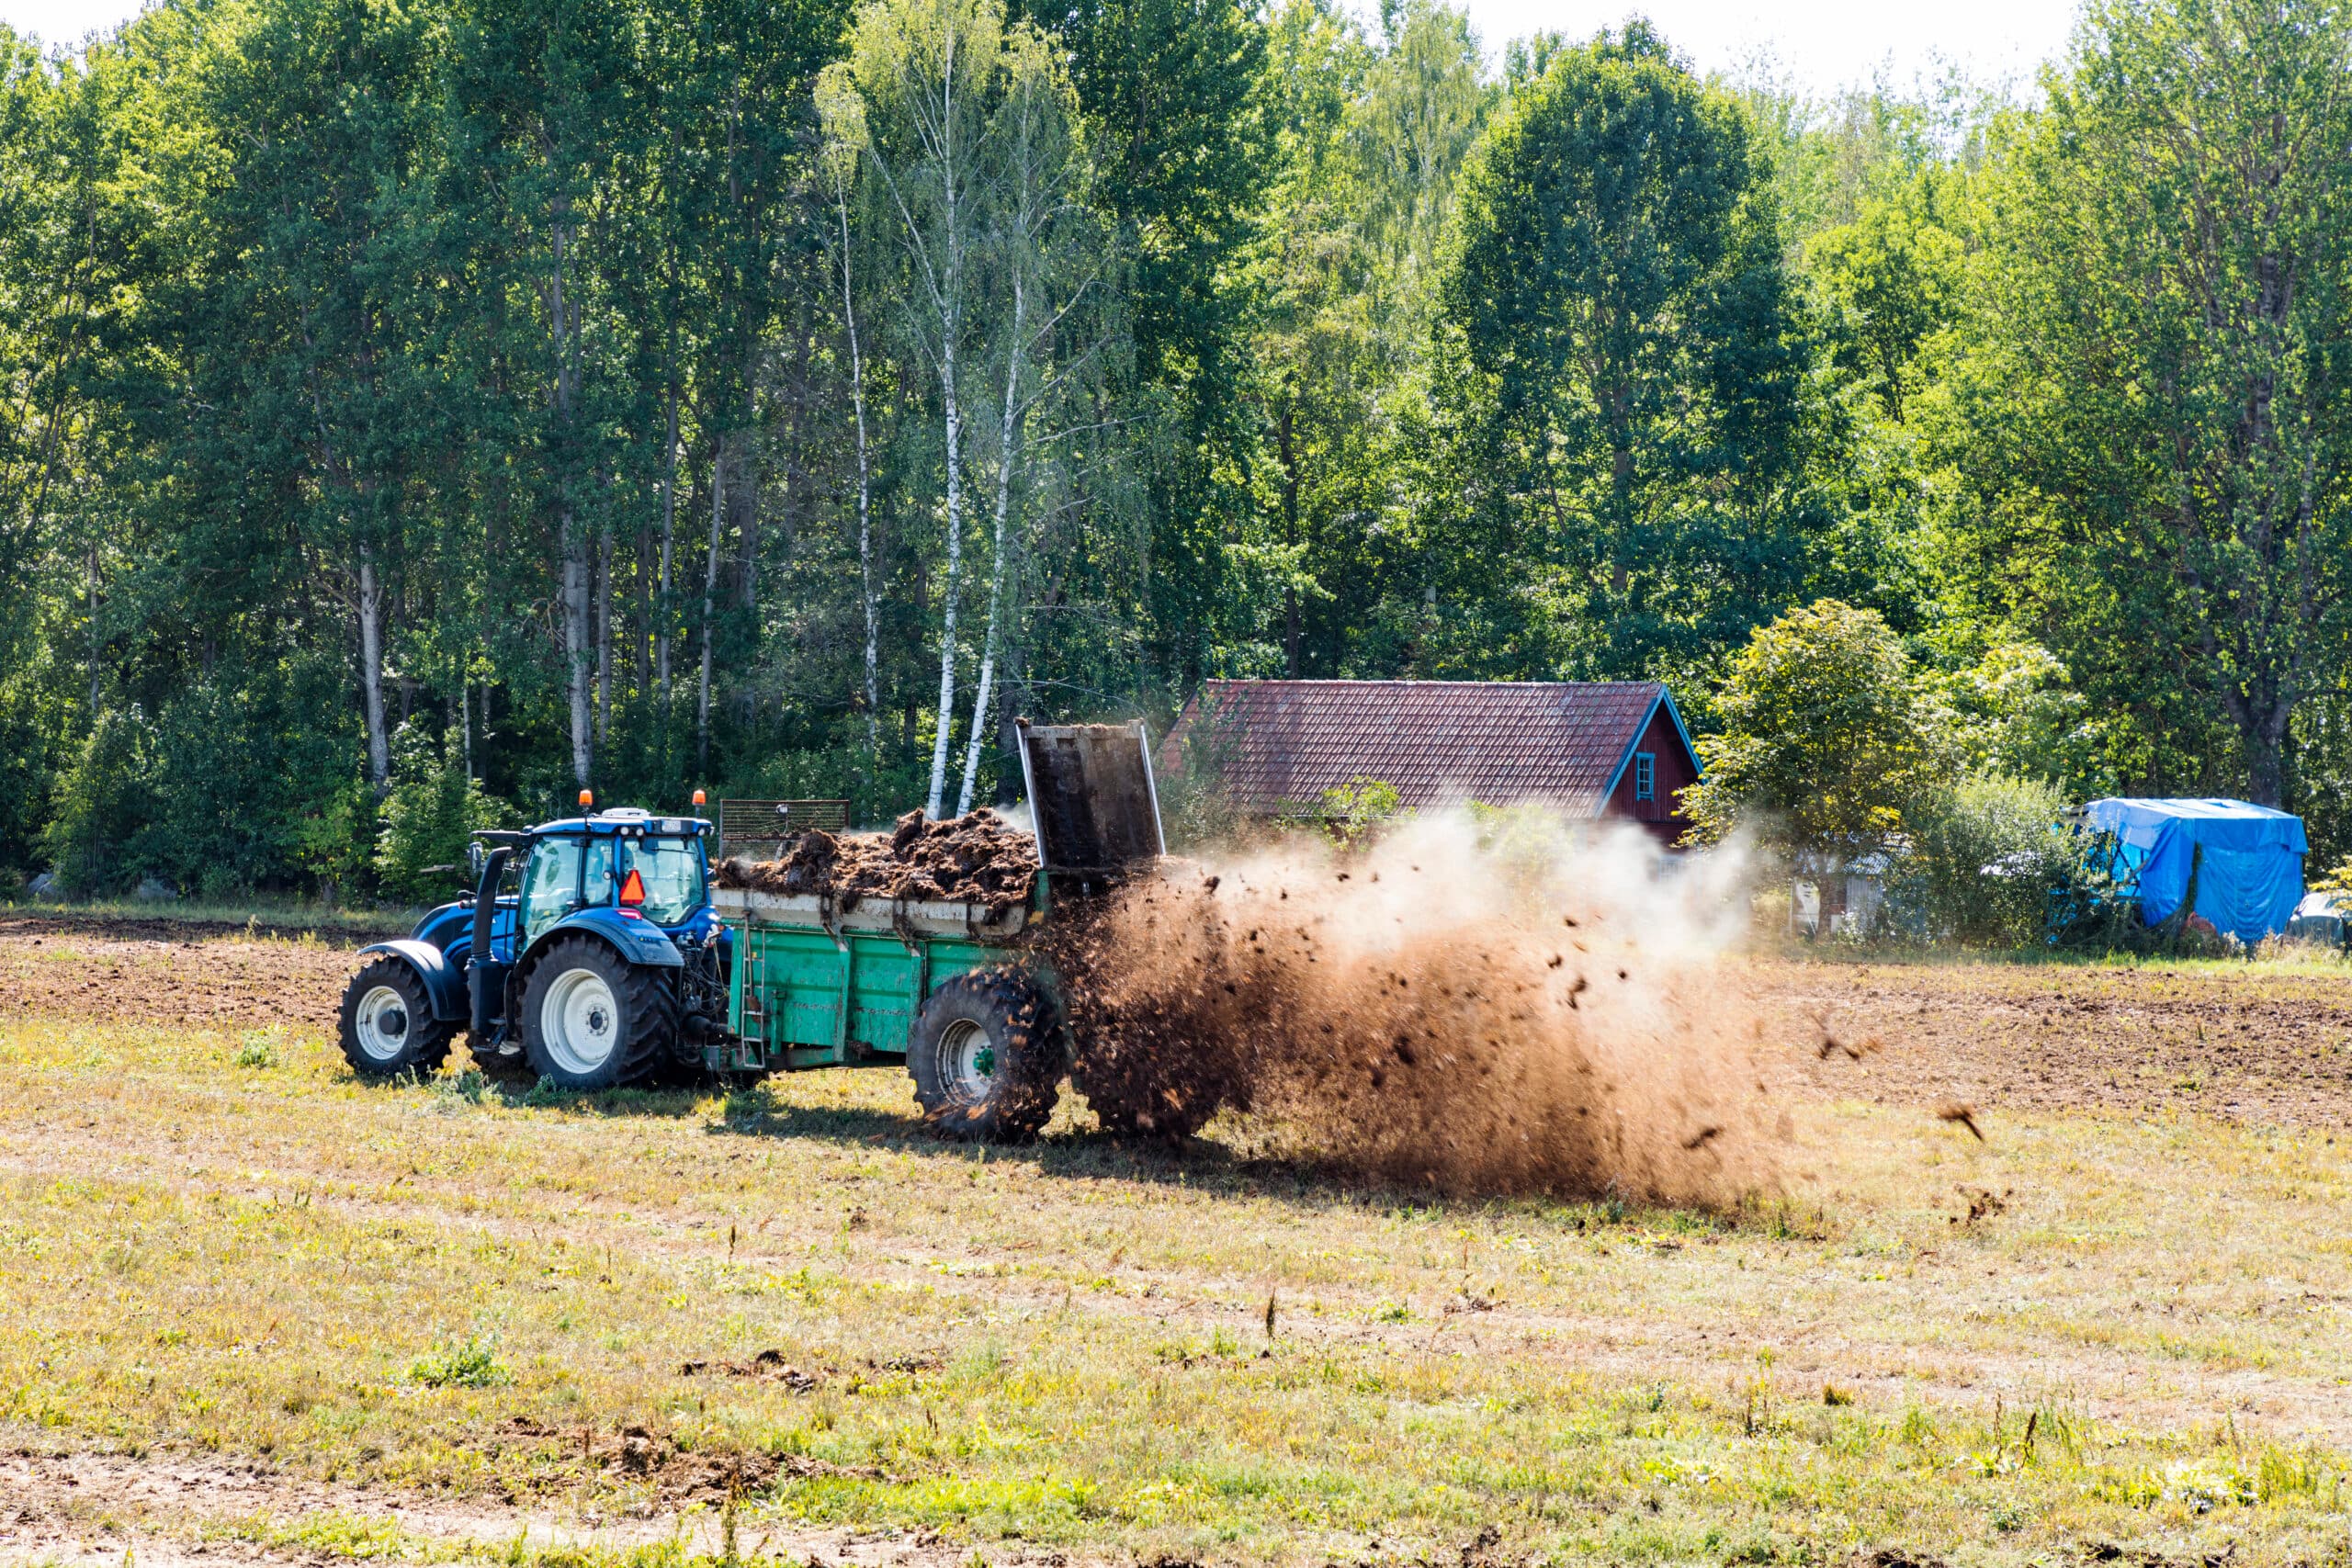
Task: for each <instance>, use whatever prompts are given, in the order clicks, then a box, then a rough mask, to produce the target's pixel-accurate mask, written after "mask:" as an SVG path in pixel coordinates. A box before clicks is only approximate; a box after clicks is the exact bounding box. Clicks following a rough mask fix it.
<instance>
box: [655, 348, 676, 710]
mask: <svg viewBox="0 0 2352 1568" xmlns="http://www.w3.org/2000/svg"><path fill="white" fill-rule="evenodd" d="M674 353H675V350H674V349H673V355H674ZM663 457H664V460H665V463H666V465H667V466H666V468H665V469H664V471H663V474H662V570H661V575H660V576H658V577H657V578H655V580H654V584H653V586H654V611H653V619H654V624H655V625H656V626H659V627H660V628H661V629H660V630H659V631H658V632H656V633H655V634H654V638H653V679H654V681H655V682H656V683H657V684H658V685H660V687H661V688H662V722H663V723H664V724H666V723H668V722H669V716H670V548H671V541H672V540H673V538H674V537H675V536H676V535H677V527H678V383H677V379H676V377H675V374H674V372H673V376H672V378H671V381H670V445H669V446H668V447H667V448H665V449H664V452H663Z"/></svg>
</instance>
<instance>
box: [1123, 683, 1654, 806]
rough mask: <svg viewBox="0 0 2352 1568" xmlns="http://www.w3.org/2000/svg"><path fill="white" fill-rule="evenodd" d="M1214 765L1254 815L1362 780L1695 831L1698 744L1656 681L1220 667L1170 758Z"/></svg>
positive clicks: (1406, 792) (1430, 797)
mask: <svg viewBox="0 0 2352 1568" xmlns="http://www.w3.org/2000/svg"><path fill="white" fill-rule="evenodd" d="M1186 766H1192V767H1201V768H1206V769H1209V770H1212V771H1213V772H1214V773H1215V775H1216V778H1217V779H1218V780H1219V781H1220V783H1221V784H1222V787H1223V789H1224V791H1225V793H1226V795H1227V797H1228V798H1229V799H1231V800H1232V802H1233V803H1234V805H1235V807H1238V809H1239V810H1241V811H1243V812H1245V813H1248V814H1250V815H1254V816H1278V815H1283V814H1284V813H1288V812H1295V811H1309V812H1311V811H1312V810H1313V809H1314V808H1315V807H1316V806H1317V803H1319V802H1320V801H1321V799H1322V797H1323V793H1324V791H1326V790H1329V789H1336V788H1339V787H1340V786H1342V785H1345V784H1351V783H1353V782H1354V781H1356V780H1359V779H1373V780H1377V781H1379V782H1380V783H1382V784H1387V785H1389V786H1391V787H1392V788H1394V789H1395V790H1396V791H1397V793H1398V795H1401V796H1402V797H1403V800H1404V804H1405V805H1407V806H1408V807H1417V808H1423V807H1443V806H1460V805H1463V804H1464V803H1466V802H1470V801H1477V802H1480V803H1482V804H1484V805H1487V806H1516V805H1521V804H1524V803H1529V802H1536V803H1541V804H1544V805H1549V806H1553V807H1557V808H1559V809H1560V810H1562V811H1564V812H1566V813H1568V814H1570V815H1572V816H1577V817H1585V818H1622V819H1623V820H1626V821H1631V822H1638V823H1640V824H1641V825H1642V826H1643V827H1644V828H1645V829H1648V830H1649V832H1650V833H1651V834H1653V835H1654V836H1655V837H1657V840H1658V841H1659V842H1660V843H1661V844H1668V845H1671V844H1674V843H1676V842H1679V840H1680V839H1681V837H1682V835H1683V833H1684V832H1685V831H1686V830H1687V829H1689V827H1690V825H1691V824H1690V821H1689V819H1688V818H1685V817H1684V816H1683V815H1682V812H1681V807H1680V805H1679V791H1680V790H1681V789H1682V788H1683V787H1684V786H1686V785H1688V784H1695V783H1696V782H1698V778H1699V757H1698V753H1697V752H1696V751H1695V750H1692V749H1691V736H1690V732H1689V731H1687V730H1686V729H1684V728H1683V727H1682V716H1681V715H1680V714H1679V713H1678V712H1676V711H1675V706H1674V697H1673V694H1671V693H1669V692H1668V690H1667V689H1666V688H1665V687H1664V686H1663V685H1660V684H1659V683H1658V682H1655V681H1509V682H1503V681H1211V682H1207V683H1206V684H1204V686H1203V687H1202V688H1201V691H1200V694H1198V695H1197V696H1195V697H1194V698H1193V700H1192V701H1191V702H1190V703H1188V704H1186V705H1185V707H1184V712H1183V714H1182V716H1180V717H1179V718H1178V720H1177V723H1176V728H1174V729H1173V730H1171V731H1170V733H1169V735H1168V738H1167V739H1166V740H1165V741H1164V742H1163V743H1162V746H1161V749H1160V767H1161V770H1162V771H1163V772H1173V771H1176V770H1178V769H1180V768H1182V767H1186Z"/></svg>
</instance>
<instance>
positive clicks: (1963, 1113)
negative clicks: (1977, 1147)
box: [1936, 1100, 1985, 1144]
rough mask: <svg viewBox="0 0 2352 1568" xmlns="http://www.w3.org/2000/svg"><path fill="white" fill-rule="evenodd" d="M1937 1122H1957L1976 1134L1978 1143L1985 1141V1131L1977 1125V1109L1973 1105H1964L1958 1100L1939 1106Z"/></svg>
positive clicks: (1937, 1108)
mask: <svg viewBox="0 0 2352 1568" xmlns="http://www.w3.org/2000/svg"><path fill="white" fill-rule="evenodd" d="M1936 1120H1937V1121H1939V1122H1958V1123H1960V1125H1962V1126H1963V1127H1965V1128H1967V1129H1968V1130H1969V1131H1970V1132H1972V1133H1973V1134H1976V1141H1977V1142H1978V1143H1980V1144H1981V1143H1983V1142H1984V1141H1985V1129H1984V1128H1982V1127H1979V1126H1978V1125H1977V1124H1976V1108H1975V1107H1974V1106H1973V1105H1964V1104H1962V1103H1961V1102H1960V1101H1959V1100H1952V1101H1950V1102H1949V1103H1947V1104H1943V1105H1939V1106H1937V1107H1936Z"/></svg>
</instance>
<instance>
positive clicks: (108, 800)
mask: <svg viewBox="0 0 2352 1568" xmlns="http://www.w3.org/2000/svg"><path fill="white" fill-rule="evenodd" d="M155 752H156V742H155V731H154V727H153V726H152V725H150V724H149V723H148V722H147V716H146V715H144V714H142V713H141V712H140V711H139V710H138V709H137V708H135V707H134V708H130V709H128V710H125V711H123V712H119V713H107V714H101V715H100V716H98V722H97V724H96V727H95V728H92V729H91V731H90V735H89V739H86V740H85V741H84V742H83V743H82V749H81V751H80V753H79V754H78V755H77V756H75V757H74V760H73V761H72V762H71V763H70V764H69V765H68V766H67V768H66V770H65V772H64V774H63V775H62V777H61V778H60V779H59V781H58V788H57V806H56V809H55V811H54V812H53V814H52V815H51V818H50V819H49V823H48V825H47V826H46V827H44V828H43V829H41V832H40V853H41V855H42V856H43V857H44V858H45V859H46V860H47V861H48V862H49V863H50V864H51V866H52V867H54V868H55V870H56V872H57V876H58V880H59V881H61V882H62V883H63V884H64V885H65V886H66V887H67V888H68V889H69V890H70V891H72V892H73V893H74V894H76V895H78V896H81V897H91V896H93V895H97V894H105V893H116V892H120V891H122V890H124V889H126V888H128V887H129V886H130V885H131V884H132V883H134V882H136V881H138V880H139V877H140V876H141V874H142V873H144V872H145V871H147V870H148V869H149V864H148V862H147V861H146V859H145V858H144V857H145V853H146V849H147V844H148V841H149V840H148V829H149V824H151V823H152V822H153V820H154V818H155V817H156V815H157V808H158V799H159V797H158V791H157V788H156V777H155Z"/></svg>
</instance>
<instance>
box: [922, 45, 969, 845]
mask: <svg viewBox="0 0 2352 1568" xmlns="http://www.w3.org/2000/svg"><path fill="white" fill-rule="evenodd" d="M945 43H946V61H947V69H946V71H945V73H944V74H943V75H942V77H941V89H940V91H941V102H942V104H943V106H944V112H943V113H942V114H941V116H940V124H941V126H942V127H944V134H943V135H942V136H941V138H940V143H939V144H940V158H941V172H940V179H941V189H942V191H943V193H944V207H945V209H946V241H947V272H946V279H945V282H946V287H945V288H944V289H943V290H941V291H940V292H939V294H938V295H937V296H936V298H937V299H938V301H939V326H940V332H939V349H940V353H939V388H940V400H941V403H942V405H943V412H944V416H945V423H946V436H947V454H946V456H947V584H946V594H945V604H944V612H943V614H942V615H941V618H940V632H939V729H938V733H937V734H935V735H934V736H933V738H932V743H931V791H930V794H929V795H926V796H925V797H924V801H923V815H924V816H926V817H930V818H937V817H938V815H939V807H940V800H941V797H942V796H943V795H945V794H946V792H947V743H948V731H949V730H950V729H951V728H953V727H954V726H955V723H956V591H957V589H958V587H959V586H960V582H961V575H962V571H963V565H964V495H963V479H964V473H963V467H964V448H963V444H964V414H963V409H962V407H961V406H960V405H959V404H958V402H957V400H956V335H957V333H959V332H960V331H961V330H962V328H963V324H964V321H963V317H964V310H963V283H964V231H963V222H964V214H963V197H962V193H961V192H959V191H958V190H957V189H956V135H955V126H956V29H955V28H953V27H950V28H948V29H947V32H946V39H945Z"/></svg>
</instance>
